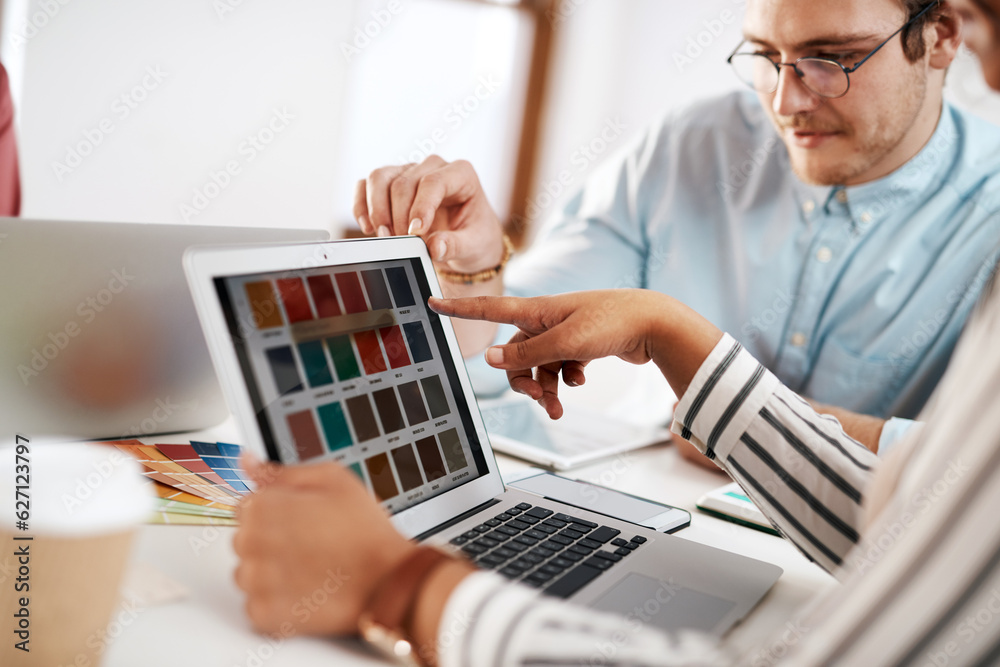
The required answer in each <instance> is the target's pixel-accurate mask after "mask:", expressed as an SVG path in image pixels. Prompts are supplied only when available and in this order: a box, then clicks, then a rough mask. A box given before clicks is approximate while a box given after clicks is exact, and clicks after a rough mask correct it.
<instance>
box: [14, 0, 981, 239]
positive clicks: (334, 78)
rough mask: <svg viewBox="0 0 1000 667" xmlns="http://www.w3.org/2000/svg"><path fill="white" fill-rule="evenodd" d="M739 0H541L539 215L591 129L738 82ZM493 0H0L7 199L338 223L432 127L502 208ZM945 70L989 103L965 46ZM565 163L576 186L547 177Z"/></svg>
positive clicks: (619, 134) (102, 209) (133, 215)
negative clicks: (472, 104) (488, 81)
mask: <svg viewBox="0 0 1000 667" xmlns="http://www.w3.org/2000/svg"><path fill="white" fill-rule="evenodd" d="M744 5H745V0H702V1H701V2H697V3H682V2H663V0H568V2H566V3H565V4H564V11H563V12H562V13H561V14H559V15H555V16H552V17H550V20H551V21H553V24H554V26H555V29H556V34H557V38H558V39H557V44H556V48H557V50H556V55H555V63H554V65H555V69H554V72H553V76H552V78H551V84H552V92H551V96H550V99H549V106H548V108H547V111H546V115H545V118H544V127H543V132H542V135H541V137H542V164H541V169H540V172H539V177H538V184H539V187H540V188H541V190H540V192H544V189H545V186H549V187H548V189H549V191H553V192H555V191H558V190H559V189H560V187H561V189H562V190H563V192H562V193H561V194H560V195H559V196H557V197H555V198H553V197H541V196H540V195H539V194H536V195H535V196H533V197H532V199H531V202H530V203H533V204H536V205H538V204H544V205H539V206H535V207H534V208H535V212H536V213H537V217H543V216H545V215H548V214H552V213H553V212H555V211H556V210H557V208H558V204H559V203H560V202H561V201H563V200H564V199H565V197H566V195H567V194H568V192H569V191H570V190H571V189H573V188H574V187H577V186H579V185H580V184H581V183H582V182H583V180H584V178H585V177H586V175H587V173H589V171H590V169H591V168H592V167H593V165H594V164H596V161H592V160H590V159H589V158H587V157H585V156H584V155H583V154H582V153H580V152H579V149H580V147H581V146H583V145H589V144H591V142H594V141H595V139H597V138H599V137H601V135H602V133H605V128H610V131H609V132H606V133H605V135H606V136H611V135H613V136H614V138H613V139H612V141H610V142H608V144H607V146H606V148H604V149H603V150H602V151H601V153H600V155H599V156H597V157H600V158H604V157H607V156H608V155H610V154H611V153H612V152H613V151H614V150H617V149H620V148H621V147H623V146H624V145H625V144H626V143H627V141H628V140H629V138H631V137H633V136H635V135H636V134H637V133H639V132H641V131H642V130H643V129H644V128H645V127H646V126H647V125H648V124H649V123H651V122H654V121H655V120H656V119H657V118H659V117H660V116H661V115H662V114H663V113H664V112H665V111H667V110H668V109H670V108H673V107H675V106H677V105H681V104H686V103H688V102H689V101H691V100H693V99H696V98H699V97H703V96H706V95H711V94H714V93H717V92H720V91H724V90H728V89H731V88H734V87H736V86H738V85H739V84H738V83H737V82H736V81H735V80H734V78H733V76H732V74H731V73H730V72H729V70H728V67H727V65H726V64H725V58H726V56H727V55H728V54H729V52H730V51H731V50H732V49H733V48H734V47H735V45H736V44H737V43H738V42H739V40H740V37H741V30H740V24H741V22H742V14H743V9H744ZM390 10H392V11H390ZM507 11H508V10H506V9H503V8H500V9H498V8H495V7H492V8H491V7H489V6H487V5H484V4H480V3H471V2H464V1H463V0H337V1H335V2H332V1H330V0H171V1H170V2H142V1H136V0H87V1H83V0H4V1H3V13H2V15H0V16H2V25H0V30H2V33H3V35H2V39H3V41H2V45H0V57H2V58H3V61H4V63H5V64H6V65H7V66H8V67H9V68H10V69H11V79H12V84H13V85H14V87H15V90H14V97H15V101H16V102H17V104H18V107H17V115H18V123H19V131H20V137H19V140H20V150H21V162H22V178H23V185H24V204H25V206H24V211H23V214H24V215H26V216H31V217H58V218H70V219H72V218H82V219H106V220H135V221H161V222H168V221H173V222H185V221H187V222H191V223H203V224H248V225H294V226H310V227H326V226H330V225H331V224H343V223H345V222H347V223H348V224H349V223H350V221H349V218H350V210H351V194H352V191H353V187H354V183H355V182H356V181H357V179H359V178H362V177H364V176H366V175H367V173H368V171H370V170H371V169H372V168H374V167H376V166H379V165H381V164H386V163H393V162H398V161H399V160H400V159H404V160H408V159H410V157H411V155H414V154H418V153H421V152H422V150H421V146H427V145H428V141H429V140H432V139H433V137H434V136H435V132H436V131H437V130H439V129H441V130H444V133H443V135H442V134H437V135H436V136H438V137H441V136H444V137H445V139H444V140H443V141H432V143H434V144H435V145H434V147H433V148H434V151H435V152H438V153H440V154H442V155H444V156H445V157H446V158H447V159H456V158H472V159H473V162H474V164H477V165H480V171H481V176H482V179H483V181H484V185H485V186H486V188H487V192H488V193H489V194H490V196H491V199H492V200H493V201H494V204H495V205H496V207H497V208H498V210H499V211H500V212H501V214H503V213H505V212H506V204H507V201H506V197H507V192H508V191H509V187H510V170H511V168H512V167H511V165H512V164H513V161H514V159H515V156H516V150H515V149H516V142H515V137H516V133H517V131H518V130H519V126H518V124H517V122H516V121H517V119H516V118H513V117H512V115H511V112H512V111H513V112H519V111H520V108H521V104H522V99H523V98H522V95H523V90H522V89H521V87H520V85H519V84H520V81H519V77H522V76H523V72H524V71H525V65H526V61H525V55H526V53H527V49H528V47H529V45H530V41H529V40H528V39H527V38H528V37H530V31H529V30H526V28H525V24H524V22H523V21H520V20H517V19H508V18H506V16H507V14H505V12H507ZM373 21H375V22H376V23H378V24H379V25H378V26H377V27H374V28H373V25H374V24H373V23H372V22H373ZM365 30H367V31H368V32H369V34H370V35H372V36H371V37H370V38H369V39H367V40H365V39H363V38H362V39H361V42H359V41H358V39H359V31H362V32H363V31H365ZM359 43H361V44H363V46H362V47H361V48H360V49H359V50H358V51H357V52H352V51H350V49H349V48H348V49H347V50H345V48H344V45H345V44H346V45H349V46H354V45H356V44H359ZM151 73H152V74H151ZM483 76H486V77H490V76H493V77H494V78H495V79H497V80H498V81H499V86H498V87H497V90H496V91H493V92H491V93H489V95H488V99H479V100H478V104H477V105H476V106H477V108H476V109H475V111H474V112H473V113H471V114H469V115H468V117H467V118H463V122H462V123H461V124H460V127H455V126H454V115H448V114H449V110H450V109H451V108H452V107H453V106H454V105H455V104H461V103H463V102H464V101H466V100H467V99H468V98H469V96H470V95H475V93H476V90H477V88H478V86H479V79H480V77H483ZM950 87H951V92H952V95H953V96H954V97H955V98H957V99H959V100H960V101H962V102H963V103H964V104H965V105H967V106H969V107H971V108H973V109H974V110H975V111H977V113H980V114H981V115H984V116H986V117H988V118H991V119H992V120H994V121H995V122H1000V103H998V101H997V100H998V99H1000V98H998V97H997V96H996V95H995V94H993V93H991V92H989V91H988V90H986V88H985V85H984V84H983V83H982V82H981V80H980V79H979V76H978V73H977V65H976V63H975V62H974V60H973V59H972V58H971V57H964V58H963V59H962V61H961V62H960V63H958V64H956V66H955V67H954V68H953V71H952V74H951V84H950ZM109 128H110V130H111V131H110V132H108V131H107V130H108V129H109ZM254 137H255V139H254ZM253 142H256V146H255V145H254V143H253ZM600 145H601V144H600V142H597V143H596V146H598V147H600ZM85 152H86V153H87V154H86V155H83V153H85ZM74 153H75V155H74ZM227 166H228V167H229V168H230V169H229V173H227ZM563 171H569V172H570V175H571V182H570V185H569V186H558V187H557V186H556V185H554V183H557V182H558V177H559V174H560V172H563ZM185 207H187V208H185Z"/></svg>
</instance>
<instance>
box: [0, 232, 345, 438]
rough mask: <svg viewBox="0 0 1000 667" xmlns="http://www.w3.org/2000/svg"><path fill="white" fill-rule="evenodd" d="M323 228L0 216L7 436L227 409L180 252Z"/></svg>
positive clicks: (1, 425) (304, 237)
mask: <svg viewBox="0 0 1000 667" xmlns="http://www.w3.org/2000/svg"><path fill="white" fill-rule="evenodd" d="M329 236H330V235H329V233H328V232H327V231H326V230H319V229H306V230H303V229H263V228H247V227H207V226H196V225H180V224H178V225H171V224H138V223H114V222H77V221H67V220H28V219H21V218H0V286H2V288H0V313H2V317H0V439H3V440H9V439H11V438H13V436H14V434H15V433H21V434H23V435H25V436H27V437H29V438H34V437H42V436H55V437H65V438H69V439H81V440H82V439H116V438H129V437H134V436H142V435H151V434H154V433H169V432H177V431H191V430H199V429H203V428H207V427H209V426H212V425H215V424H217V423H219V422H220V421H222V420H223V419H225V418H226V417H227V416H228V415H229V412H228V410H227V409H226V406H225V400H224V399H223V397H222V392H221V390H220V389H219V385H218V381H217V380H216V376H215V373H214V372H213V371H212V369H211V361H210V360H209V357H208V350H207V349H206V347H205V342H204V337H203V336H202V334H201V327H200V326H199V325H198V318H197V315H196V314H195V311H194V305H193V304H192V303H191V297H190V292H189V291H188V289H187V282H186V281H185V279H184V270H183V267H182V265H181V257H182V255H183V252H184V250H185V249H186V248H187V247H188V246H190V245H194V244H199V245H203V244H214V243H225V244H233V243H260V242H267V243H270V244H273V243H277V242H281V241H299V242H301V241H309V240H324V239H328V238H329Z"/></svg>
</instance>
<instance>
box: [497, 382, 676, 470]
mask: <svg viewBox="0 0 1000 667" xmlns="http://www.w3.org/2000/svg"><path fill="white" fill-rule="evenodd" d="M479 409H480V412H481V413H482V415H483V421H484V422H485V423H486V431H487V432H488V433H489V434H490V442H491V443H492V444H493V449H495V450H496V451H499V452H503V453H505V454H510V455H511V456H516V457H518V458H521V459H524V460H526V461H531V462H532V463H536V464H538V465H540V466H543V467H545V468H550V469H552V470H568V469H570V468H575V467H578V466H581V465H584V464H587V463H590V462H592V461H596V460H598V459H601V458H604V457H607V456H614V455H615V454H620V453H622V452H627V451H631V450H633V449H639V448H641V447H646V446H647V445H653V444H656V443H659V442H666V441H667V440H669V439H670V431H669V430H667V429H666V428H664V427H657V426H645V425H636V424H631V423H629V422H626V421H624V420H622V419H619V418H616V417H611V416H608V415H603V414H600V413H598V412H595V411H593V410H588V409H585V408H582V407H580V406H575V405H564V409H565V412H564V414H563V416H562V417H561V418H560V419H549V418H548V416H547V415H546V414H545V412H544V410H542V408H541V407H540V406H538V405H537V404H536V403H535V402H534V401H532V400H531V399H530V398H527V397H525V396H521V395H520V394H515V393H513V392H508V394H505V395H504V396H503V397H502V398H498V399H492V400H480V401H479Z"/></svg>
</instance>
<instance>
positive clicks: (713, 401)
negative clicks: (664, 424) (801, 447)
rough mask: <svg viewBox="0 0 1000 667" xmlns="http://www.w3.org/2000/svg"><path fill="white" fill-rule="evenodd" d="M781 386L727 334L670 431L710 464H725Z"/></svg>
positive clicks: (689, 390) (682, 402)
mask: <svg viewBox="0 0 1000 667" xmlns="http://www.w3.org/2000/svg"><path fill="white" fill-rule="evenodd" d="M779 386H781V383H780V382H779V381H778V378H776V377H775V376H774V375H773V374H772V373H771V372H770V371H768V370H767V369H766V368H764V366H763V365H761V363H760V362H758V361H757V360H756V359H755V358H754V356H753V355H752V354H750V353H749V352H747V351H746V350H745V349H744V348H743V346H742V345H740V344H739V343H737V342H736V340H735V339H733V337H732V336H730V335H729V334H724V335H723V336H722V340H720V341H719V343H718V344H717V345H716V346H715V349H713V350H712V352H711V353H710V354H709V355H708V357H707V358H706V359H705V361H704V362H703V363H702V365H701V367H700V368H699V369H698V372H697V373H695V376H694V378H693V379H692V380H691V384H690V385H689V386H688V388H687V391H686V392H684V396H682V397H681V400H680V402H679V403H678V405H677V410H676V411H675V412H674V421H673V423H672V424H671V426H670V429H671V430H672V431H673V432H674V433H676V434H677V435H679V436H681V437H682V438H684V439H686V440H689V441H691V443H692V444H693V445H694V446H695V447H697V448H698V449H699V450H700V451H701V452H702V453H703V454H705V455H706V456H708V457H709V458H710V459H713V460H714V459H716V458H722V459H724V458H725V457H726V456H727V455H728V454H729V452H730V451H731V450H732V448H733V447H734V446H735V445H736V443H737V442H738V441H739V438H740V436H742V435H743V433H745V432H746V430H747V427H748V426H749V425H750V422H752V421H753V420H754V419H755V418H756V417H757V415H758V414H759V413H760V411H761V408H763V407H764V405H765V404H766V403H767V401H768V400H769V399H770V398H771V395H772V394H773V393H774V392H775V390H777V388H778V387H779Z"/></svg>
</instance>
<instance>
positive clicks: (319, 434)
mask: <svg viewBox="0 0 1000 667" xmlns="http://www.w3.org/2000/svg"><path fill="white" fill-rule="evenodd" d="M450 412H451V408H450V407H449V405H448V396H447V394H446V393H445V390H444V385H443V384H442V382H441V378H440V376H437V375H431V376H428V377H424V378H420V380H419V381H418V380H414V381H411V382H404V383H403V384H400V385H399V386H397V387H386V388H384V389H379V390H377V391H374V392H372V393H371V394H359V395H357V396H352V397H350V398H347V399H344V400H342V401H332V402H330V403H326V404H324V405H321V406H319V407H317V408H316V409H312V408H309V409H305V410H299V411H297V412H293V413H289V414H287V415H285V423H286V424H287V426H288V430H289V432H290V433H291V434H292V441H293V442H294V444H295V450H296V452H297V453H298V457H299V460H300V461H304V460H307V459H311V458H315V457H317V456H322V455H324V454H326V453H328V452H336V451H338V450H341V449H345V448H347V447H350V446H352V445H355V444H358V443H364V442H368V441H370V440H375V439H376V438H379V437H381V436H383V435H391V434H393V433H396V432H397V431H401V430H403V429H404V428H406V427H407V426H409V427H415V426H418V425H420V424H422V423H424V422H426V421H428V420H430V419H438V418H440V417H443V416H445V415H447V414H449V413H450ZM200 453H201V452H199V454H200ZM463 467H464V466H463Z"/></svg>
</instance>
